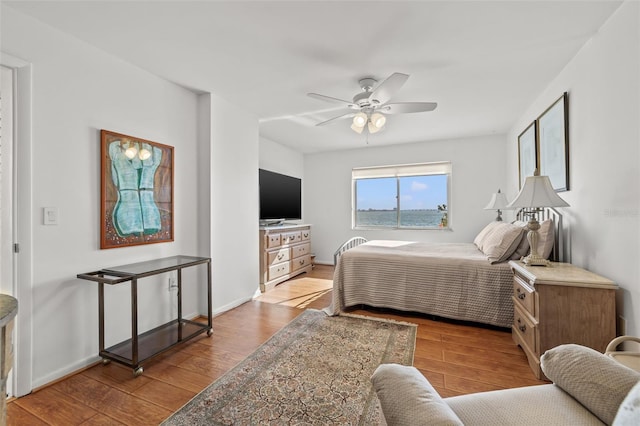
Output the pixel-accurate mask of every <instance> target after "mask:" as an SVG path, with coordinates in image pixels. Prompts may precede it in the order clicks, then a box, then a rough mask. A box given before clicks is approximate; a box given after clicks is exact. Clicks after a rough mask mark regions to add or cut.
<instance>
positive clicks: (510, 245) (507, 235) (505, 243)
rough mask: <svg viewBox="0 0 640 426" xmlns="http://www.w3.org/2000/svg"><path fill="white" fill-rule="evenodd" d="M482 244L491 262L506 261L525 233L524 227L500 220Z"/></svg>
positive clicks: (483, 250)
mask: <svg viewBox="0 0 640 426" xmlns="http://www.w3.org/2000/svg"><path fill="white" fill-rule="evenodd" d="M499 223H500V224H499V225H497V226H496V227H495V228H494V229H493V230H492V231H491V233H490V234H489V235H487V236H486V237H485V239H484V241H483V244H482V252H483V253H484V254H485V255H486V256H487V259H488V260H489V262H490V263H492V264H493V263H498V262H504V261H505V260H507V259H509V258H510V257H511V255H512V254H513V252H514V251H515V250H516V248H517V247H518V245H519V244H520V241H521V240H522V237H523V235H524V228H522V227H520V226H515V225H512V224H510V223H504V222H499Z"/></svg>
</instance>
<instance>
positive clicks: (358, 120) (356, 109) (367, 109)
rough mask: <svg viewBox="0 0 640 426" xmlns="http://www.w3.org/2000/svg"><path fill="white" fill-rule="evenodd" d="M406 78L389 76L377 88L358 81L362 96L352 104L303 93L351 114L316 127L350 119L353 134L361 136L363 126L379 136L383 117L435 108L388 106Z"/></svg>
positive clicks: (369, 81) (365, 80) (402, 104)
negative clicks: (346, 109)
mask: <svg viewBox="0 0 640 426" xmlns="http://www.w3.org/2000/svg"><path fill="white" fill-rule="evenodd" d="M408 78H409V76H408V75H407V74H402V73H399V72H396V73H393V74H391V75H390V76H389V77H387V78H386V80H384V81H383V82H382V83H380V84H379V85H378V86H377V87H375V89H374V86H375V85H376V83H377V81H376V80H375V79H373V78H370V77H367V78H363V79H361V80H360V81H359V82H358V83H359V84H360V87H361V88H362V92H361V93H358V94H357V95H355V96H354V97H353V101H345V100H343V99H338V98H334V97H331V96H325V95H320V94H318V93H307V95H308V96H310V97H312V98H314V99H320V100H321V101H327V102H333V103H341V104H345V106H346V107H347V108H350V109H351V110H352V111H351V112H347V113H346V114H341V115H339V116H337V117H333V118H330V119H329V120H326V121H323V122H321V123H318V124H316V126H324V125H325V124H329V123H333V122H335V121H338V120H341V119H346V118H353V123H352V124H351V129H353V130H354V131H355V132H357V133H362V131H363V130H364V128H365V126H366V127H367V129H368V130H369V133H376V132H379V131H380V130H382V129H383V128H384V125H385V123H386V121H387V117H386V114H406V113H411V112H427V111H433V110H434V109H436V107H437V106H438V104H437V103H435V102H393V103H389V100H390V99H391V97H392V96H393V95H394V93H396V92H397V91H398V90H400V88H401V87H402V86H403V85H404V83H405V82H406V81H407V79H408Z"/></svg>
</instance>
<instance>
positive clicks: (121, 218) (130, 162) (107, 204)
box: [100, 130, 174, 249]
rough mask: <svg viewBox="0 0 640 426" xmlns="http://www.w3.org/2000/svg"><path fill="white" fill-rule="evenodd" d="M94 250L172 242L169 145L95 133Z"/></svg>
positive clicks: (170, 151)
mask: <svg viewBox="0 0 640 426" xmlns="http://www.w3.org/2000/svg"><path fill="white" fill-rule="evenodd" d="M100 139H101V150H100V153H101V154H100V155H101V167H100V171H101V175H100V180H101V191H100V248H101V249H109V248H116V247H127V246H134V245H140V244H152V243H162V242H169V241H173V173H174V171H173V165H174V153H173V147H172V146H169V145H163V144H161V143H157V142H152V141H149V140H146V139H141V138H137V137H134V136H128V135H123V134H121V133H115V132H111V131H108V130H101V131H100Z"/></svg>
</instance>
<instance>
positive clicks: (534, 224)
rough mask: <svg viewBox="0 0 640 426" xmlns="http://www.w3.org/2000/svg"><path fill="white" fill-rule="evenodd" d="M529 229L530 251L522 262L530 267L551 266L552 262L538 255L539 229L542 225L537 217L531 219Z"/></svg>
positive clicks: (533, 216)
mask: <svg viewBox="0 0 640 426" xmlns="http://www.w3.org/2000/svg"><path fill="white" fill-rule="evenodd" d="M527 228H528V229H529V232H527V240H528V241H529V247H530V251H529V255H528V256H526V257H523V258H522V259H521V260H522V262H524V264H525V265H529V266H549V265H550V264H551V262H549V261H548V260H547V259H545V258H544V257H542V256H540V255H539V254H538V229H540V224H539V223H538V220H537V219H536V217H535V215H532V216H531V219H529V223H528V224H527Z"/></svg>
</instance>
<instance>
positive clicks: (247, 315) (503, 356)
mask: <svg viewBox="0 0 640 426" xmlns="http://www.w3.org/2000/svg"><path fill="white" fill-rule="evenodd" d="M332 275H333V267H331V266H323V265H318V266H316V268H315V269H314V270H313V271H312V272H311V273H309V274H303V275H301V276H298V277H297V278H294V279H292V280H290V281H287V282H285V283H282V284H280V285H278V286H277V287H276V288H274V289H273V290H271V291H269V292H267V293H265V294H263V295H261V296H260V297H258V298H257V299H255V300H254V301H251V302H248V303H245V304H244V305H242V306H239V307H237V308H235V309H233V310H231V311H228V312H225V313H223V314H221V315H219V316H217V317H215V318H214V322H213V326H214V333H213V335H212V336H211V337H209V338H207V337H206V336H202V337H199V338H197V339H195V340H194V341H192V342H190V343H188V344H187V345H184V346H181V347H178V348H176V349H174V350H172V351H170V352H167V353H165V354H163V355H161V356H160V357H158V358H155V359H154V360H153V361H151V362H149V363H147V364H146V365H145V371H144V374H143V375H142V376H140V377H137V378H134V377H133V375H132V373H131V369H129V368H126V367H124V366H121V365H119V364H116V363H110V364H108V365H102V364H97V365H95V366H93V367H91V368H88V369H86V370H84V371H82V372H79V373H77V374H74V375H72V376H70V377H67V378H65V379H63V380H61V381H58V382H57V383H54V384H52V385H50V386H47V387H45V388H43V389H40V390H37V391H35V392H33V393H32V394H30V395H27V396H25V397H22V398H18V399H15V400H13V401H11V402H10V403H9V404H8V406H7V415H8V423H7V424H8V425H65V426H66V425H80V424H82V425H107V424H108V425H117V424H128V425H141V424H152V425H153V424H158V423H160V422H162V420H164V419H165V418H166V417H168V416H169V415H170V414H171V413H173V412H174V411H175V410H177V409H178V408H180V407H181V406H182V405H183V404H185V403H186V402H187V401H189V400H190V399H191V398H192V397H193V396H194V395H196V394H197V393H198V392H200V391H201V390H202V389H204V388H205V387H206V386H207V385H208V384H210V383H211V382H212V381H214V380H215V379H217V378H218V377H220V376H222V375H223V374H224V373H225V372H227V371H228V370H230V369H231V368H232V367H233V366H234V365H236V364H237V363H238V362H240V361H241V360H242V359H244V358H245V357H246V356H247V355H249V354H250V353H252V352H253V351H254V350H255V349H256V348H257V347H258V346H260V345H261V344H262V343H264V342H265V341H266V340H267V339H269V337H271V336H272V335H273V334H274V333H276V332H277V331H278V330H279V329H280V328H282V327H283V326H284V325H286V324H287V323H288V322H289V321H291V320H292V319H293V318H295V317H296V316H297V315H299V314H300V313H301V312H302V310H303V309H307V308H310V309H322V308H324V307H326V306H328V305H329V303H330V302H331V284H332V281H331V280H332ZM352 312H353V313H356V314H361V315H368V316H375V317H384V318H390V319H396V320H400V321H407V322H413V323H416V324H418V333H417V339H416V351H415V357H414V365H415V366H416V367H417V368H418V369H419V370H420V371H421V372H422V373H423V374H424V375H425V376H426V377H427V378H428V379H429V381H430V382H431V383H432V384H433V386H434V387H435V388H436V389H437V390H438V392H440V394H441V395H442V396H444V397H447V396H454V395H462V394H467V393H473V392H480V391H487V390H495V389H506V388H513V387H519V386H530V385H538V384H543V383H546V382H543V381H539V380H537V379H536V378H535V377H534V376H533V373H532V372H531V370H530V369H529V365H528V364H527V359H526V357H525V355H524V352H522V350H521V349H520V348H519V347H518V346H516V345H515V343H513V341H512V340H511V333H509V332H507V331H503V330H496V329H490V328H483V327H476V326H471V325H466V324H456V323H451V322H446V321H435V320H433V319H429V318H427V317H424V316H415V315H407V314H400V313H389V312H384V311H379V310H377V311H369V310H361V309H358V310H354V311H352Z"/></svg>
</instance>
